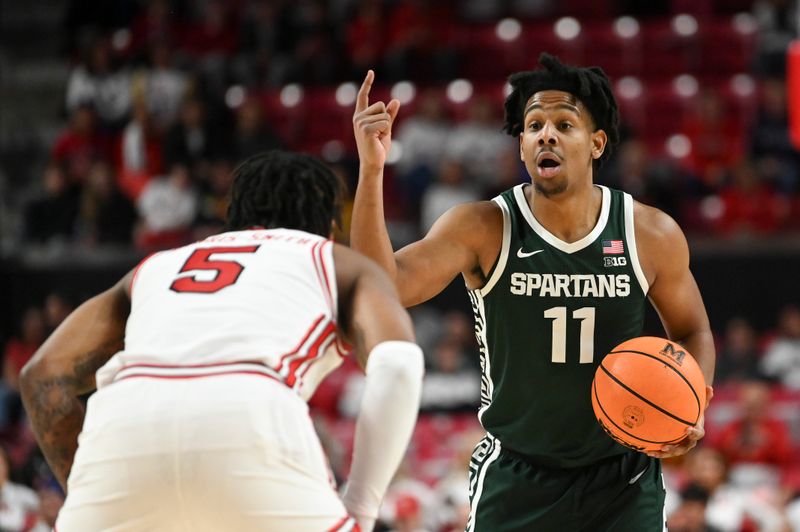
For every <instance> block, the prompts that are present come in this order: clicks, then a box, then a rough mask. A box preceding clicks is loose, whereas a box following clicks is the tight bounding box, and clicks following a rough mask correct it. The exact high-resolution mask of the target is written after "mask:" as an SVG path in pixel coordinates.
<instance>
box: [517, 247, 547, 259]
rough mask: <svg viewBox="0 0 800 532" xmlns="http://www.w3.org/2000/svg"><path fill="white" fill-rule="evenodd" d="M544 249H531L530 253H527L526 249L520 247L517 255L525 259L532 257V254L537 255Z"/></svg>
mask: <svg viewBox="0 0 800 532" xmlns="http://www.w3.org/2000/svg"><path fill="white" fill-rule="evenodd" d="M542 251H544V250H543V249H537V250H536V251H531V252H530V253H525V252H524V251H522V248H519V249H518V250H517V257H519V258H521V259H524V258H526V257H530V256H531V255H536V254H537V253H541V252H542Z"/></svg>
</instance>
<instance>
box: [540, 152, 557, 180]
mask: <svg viewBox="0 0 800 532" xmlns="http://www.w3.org/2000/svg"><path fill="white" fill-rule="evenodd" d="M536 167H537V169H538V170H539V175H541V176H542V177H553V176H554V175H556V174H557V173H558V171H559V169H560V168H561V163H560V162H559V160H558V159H557V158H556V156H555V155H552V154H549V153H543V154H541V155H540V156H539V158H538V160H537V163H536Z"/></svg>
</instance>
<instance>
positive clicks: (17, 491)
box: [0, 448, 39, 532]
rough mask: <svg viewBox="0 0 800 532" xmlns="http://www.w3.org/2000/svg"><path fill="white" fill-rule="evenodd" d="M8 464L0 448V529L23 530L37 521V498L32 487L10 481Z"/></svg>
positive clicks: (7, 531)
mask: <svg viewBox="0 0 800 532" xmlns="http://www.w3.org/2000/svg"><path fill="white" fill-rule="evenodd" d="M10 466H11V463H10V461H9V459H8V454H7V453H6V450H5V449H3V448H0V501H2V504H0V530H2V531H3V532H25V531H28V530H30V529H31V527H32V526H34V525H35V523H36V521H37V514H38V511H39V499H38V497H37V496H36V492H34V491H33V490H32V489H30V488H28V487H27V486H23V485H21V484H15V483H14V482H11V480H10V479H9V475H10V471H9V468H10Z"/></svg>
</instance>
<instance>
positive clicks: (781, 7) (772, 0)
mask: <svg viewBox="0 0 800 532" xmlns="http://www.w3.org/2000/svg"><path fill="white" fill-rule="evenodd" d="M753 14H754V15H755V17H756V20H757V21H758V26H759V34H758V36H759V39H758V48H759V49H758V53H757V57H756V69H757V70H758V71H759V72H761V73H764V74H767V75H773V76H775V75H777V76H782V75H783V74H784V72H785V69H786V49H787V48H788V46H789V43H790V42H791V41H792V39H794V38H795V37H797V35H798V31H800V28H798V22H797V21H798V19H800V6H798V4H797V2H796V1H795V0H758V1H757V2H754V4H753Z"/></svg>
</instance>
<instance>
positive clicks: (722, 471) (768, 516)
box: [687, 447, 783, 532]
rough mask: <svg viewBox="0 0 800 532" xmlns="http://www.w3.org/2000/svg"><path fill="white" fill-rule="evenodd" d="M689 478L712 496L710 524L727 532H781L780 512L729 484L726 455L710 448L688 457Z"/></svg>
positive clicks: (709, 508) (709, 509)
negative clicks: (752, 528) (750, 529)
mask: <svg viewBox="0 0 800 532" xmlns="http://www.w3.org/2000/svg"><path fill="white" fill-rule="evenodd" d="M687 467H688V474H689V479H690V481H691V482H692V483H694V484H696V485H697V486H699V487H701V488H703V489H705V490H706V491H707V492H708V494H709V499H708V505H707V507H706V523H707V524H708V525H709V526H712V527H715V528H717V529H719V530H721V531H723V532H740V531H741V530H743V527H744V526H746V525H748V524H749V525H752V524H755V525H756V526H757V527H759V528H757V529H756V530H762V531H776V532H777V531H780V530H781V526H782V524H783V519H782V517H781V514H780V512H779V511H778V510H777V509H776V508H774V507H773V506H771V505H770V504H769V503H768V502H766V501H763V500H760V499H759V498H757V497H755V496H754V494H753V493H751V492H749V491H746V490H743V489H741V488H737V487H736V486H734V485H732V484H730V483H729V482H728V464H727V463H726V462H725V458H724V457H723V455H722V454H721V453H720V452H719V451H716V450H714V449H712V448H710V447H699V448H697V449H695V450H694V451H693V452H691V453H689V454H687Z"/></svg>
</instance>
